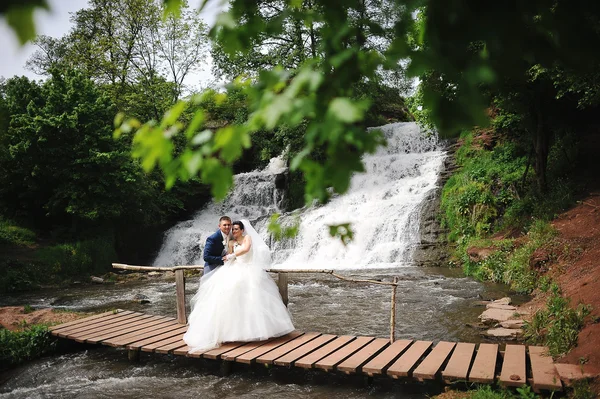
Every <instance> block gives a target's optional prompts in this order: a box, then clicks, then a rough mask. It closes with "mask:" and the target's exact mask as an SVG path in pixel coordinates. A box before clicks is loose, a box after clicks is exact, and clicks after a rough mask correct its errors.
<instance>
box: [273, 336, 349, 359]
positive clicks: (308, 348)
mask: <svg viewBox="0 0 600 399" xmlns="http://www.w3.org/2000/svg"><path fill="white" fill-rule="evenodd" d="M335 338H337V336H335V335H331V334H324V335H321V336H319V337H317V338H315V339H313V340H312V341H310V342H308V343H306V344H304V345H302V346H300V347H299V348H296V349H294V350H293V351H291V352H289V353H287V354H285V355H283V356H281V357H279V358H277V359H275V360H274V361H273V364H275V365H276V366H286V367H287V366H291V365H292V363H294V362H295V361H296V360H298V359H300V358H301V357H303V356H306V355H307V354H309V353H311V352H313V351H314V350H315V349H317V348H319V347H321V346H323V345H325V344H326V343H328V342H330V341H333V340H334V339H335Z"/></svg>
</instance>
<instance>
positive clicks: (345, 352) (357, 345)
mask: <svg viewBox="0 0 600 399" xmlns="http://www.w3.org/2000/svg"><path fill="white" fill-rule="evenodd" d="M374 339H375V338H373V337H357V338H356V339H355V340H353V341H352V342H350V343H349V344H348V345H345V346H343V347H341V348H340V349H338V350H336V351H335V352H333V353H332V354H330V355H328V356H326V357H324V358H323V359H321V360H319V361H317V362H316V363H315V368H317V369H321V370H325V371H329V370H333V368H334V367H335V366H336V365H338V364H340V363H341V362H343V361H344V360H346V359H347V358H349V357H350V356H352V354H353V353H355V352H356V351H358V350H360V349H361V348H363V347H364V346H365V345H368V344H369V342H371V341H373V340H374Z"/></svg>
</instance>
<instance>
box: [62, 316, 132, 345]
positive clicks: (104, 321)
mask: <svg viewBox="0 0 600 399" xmlns="http://www.w3.org/2000/svg"><path fill="white" fill-rule="evenodd" d="M140 316H143V313H136V312H128V311H125V312H122V313H118V314H115V315H112V316H106V317H103V318H101V319H96V320H91V321H90V322H89V323H85V324H78V325H75V326H71V327H67V328H65V329H61V330H58V331H55V333H56V334H55V335H56V336H58V337H61V338H66V337H67V335H69V334H75V333H79V332H82V331H87V330H90V329H93V328H96V327H100V326H107V325H109V324H113V323H118V322H119V321H122V320H127V319H131V318H135V317H140Z"/></svg>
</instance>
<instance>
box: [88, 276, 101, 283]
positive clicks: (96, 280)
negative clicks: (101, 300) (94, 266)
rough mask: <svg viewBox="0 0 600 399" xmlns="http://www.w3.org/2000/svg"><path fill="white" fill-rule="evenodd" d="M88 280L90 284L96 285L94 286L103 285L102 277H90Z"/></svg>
mask: <svg viewBox="0 0 600 399" xmlns="http://www.w3.org/2000/svg"><path fill="white" fill-rule="evenodd" d="M90 280H91V281H92V283H96V284H103V283H104V279H103V278H102V277H96V276H92V277H91V278H90Z"/></svg>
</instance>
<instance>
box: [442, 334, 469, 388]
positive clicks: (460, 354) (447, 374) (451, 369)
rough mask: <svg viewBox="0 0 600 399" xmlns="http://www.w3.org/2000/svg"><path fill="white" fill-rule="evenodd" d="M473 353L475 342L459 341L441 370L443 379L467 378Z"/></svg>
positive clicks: (447, 380) (448, 380)
mask: <svg viewBox="0 0 600 399" xmlns="http://www.w3.org/2000/svg"><path fill="white" fill-rule="evenodd" d="M474 353H475V344H471V343H465V342H459V343H458V344H456V347H455V348H454V352H452V356H451V357H450V360H449V361H448V364H447V365H446V367H445V368H444V371H442V377H443V378H444V381H446V382H450V381H453V380H464V381H466V380H467V376H468V375H469V367H470V366H471V360H473V354H474Z"/></svg>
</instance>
